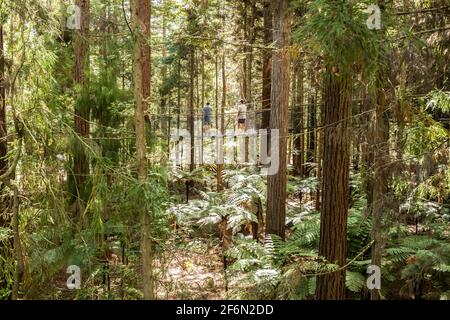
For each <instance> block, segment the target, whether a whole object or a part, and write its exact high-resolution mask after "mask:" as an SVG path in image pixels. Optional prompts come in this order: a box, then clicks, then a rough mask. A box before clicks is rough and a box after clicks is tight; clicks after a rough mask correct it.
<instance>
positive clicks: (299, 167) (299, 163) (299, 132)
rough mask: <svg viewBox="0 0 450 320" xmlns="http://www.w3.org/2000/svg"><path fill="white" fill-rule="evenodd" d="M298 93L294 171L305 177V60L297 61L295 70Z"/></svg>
mask: <svg viewBox="0 0 450 320" xmlns="http://www.w3.org/2000/svg"><path fill="white" fill-rule="evenodd" d="M295 77H297V80H296V91H295V103H294V105H295V108H294V109H293V115H292V117H293V120H294V121H293V122H294V125H293V126H294V134H295V138H294V150H295V154H294V159H293V162H294V169H295V172H296V173H297V174H298V175H299V176H300V177H302V176H303V162H304V160H303V159H304V153H303V152H304V137H303V97H304V88H303V78H304V66H303V59H301V58H300V59H299V61H297V66H296V68H295Z"/></svg>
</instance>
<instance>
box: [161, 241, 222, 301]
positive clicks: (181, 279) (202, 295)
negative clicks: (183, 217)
mask: <svg viewBox="0 0 450 320" xmlns="http://www.w3.org/2000/svg"><path fill="white" fill-rule="evenodd" d="M167 245H168V246H169V248H170V249H169V250H168V251H167V254H166V257H165V258H166V259H167V260H165V261H163V262H162V264H163V265H164V267H163V268H164V269H165V270H166V271H165V274H164V277H163V280H162V281H161V282H160V288H159V289H158V298H159V299H192V300H199V299H205V300H215V299H223V298H225V295H226V292H225V281H224V272H223V261H222V254H221V247H220V244H219V243H218V241H217V240H216V241H214V240H212V239H210V238H205V237H196V238H194V239H192V238H190V237H177V239H172V240H171V241H170V242H169V243H168V244H167Z"/></svg>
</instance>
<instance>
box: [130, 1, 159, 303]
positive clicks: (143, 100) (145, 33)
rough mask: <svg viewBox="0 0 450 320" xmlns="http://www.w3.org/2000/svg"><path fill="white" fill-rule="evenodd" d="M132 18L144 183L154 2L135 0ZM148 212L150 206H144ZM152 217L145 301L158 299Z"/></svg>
mask: <svg viewBox="0 0 450 320" xmlns="http://www.w3.org/2000/svg"><path fill="white" fill-rule="evenodd" d="M131 16H132V25H133V32H134V34H135V42H134V46H133V57H134V59H133V85H134V100H135V104H134V118H135V131H136V153H137V168H138V179H139V181H140V182H141V183H144V182H145V181H146V180H147V171H148V164H147V155H146V154H147V143H146V137H145V113H146V110H147V108H148V100H149V98H150V86H151V83H150V81H151V64H150V53H151V52H150V46H149V44H148V42H149V41H150V17H151V1H150V0H132V1H131ZM143 207H146V208H148V207H149V206H143ZM151 224H152V216H151V213H150V212H146V211H144V212H143V213H142V226H141V254H142V284H143V293H144V299H153V298H154V294H155V293H154V278H153V247H152V238H151Z"/></svg>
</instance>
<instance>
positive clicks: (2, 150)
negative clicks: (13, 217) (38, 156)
mask: <svg viewBox="0 0 450 320" xmlns="http://www.w3.org/2000/svg"><path fill="white" fill-rule="evenodd" d="M5 80H6V79H5V54H4V51H3V25H1V24H0V139H1V140H0V175H1V174H3V173H4V172H5V171H6V170H7V167H8V161H7V160H6V159H5V157H6V155H7V153H8V140H7V134H8V133H7V126H6V112H5V107H6V90H5ZM2 190H3V186H0V193H1V191H2ZM5 208H6V206H4V204H3V203H2V204H1V205H0V227H1V226H3V225H2V221H3V211H4V209H5Z"/></svg>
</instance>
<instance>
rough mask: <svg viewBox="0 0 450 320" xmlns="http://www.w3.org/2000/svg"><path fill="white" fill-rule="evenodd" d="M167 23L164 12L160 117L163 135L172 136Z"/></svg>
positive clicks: (162, 4)
mask: <svg viewBox="0 0 450 320" xmlns="http://www.w3.org/2000/svg"><path fill="white" fill-rule="evenodd" d="M164 5H165V3H164V1H162V3H161V6H162V7H163V8H164ZM166 34H167V22H166V14H165V12H163V14H162V39H163V49H162V58H163V60H164V61H163V64H162V67H161V78H162V82H163V89H162V91H161V110H160V115H161V119H160V122H161V131H162V132H163V134H167V135H170V133H169V132H168V131H167V129H168V121H169V119H167V118H166V113H167V92H166V91H165V89H164V88H165V82H166V80H167V65H166V62H165V59H166V57H167V45H166V41H167V35H166Z"/></svg>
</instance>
